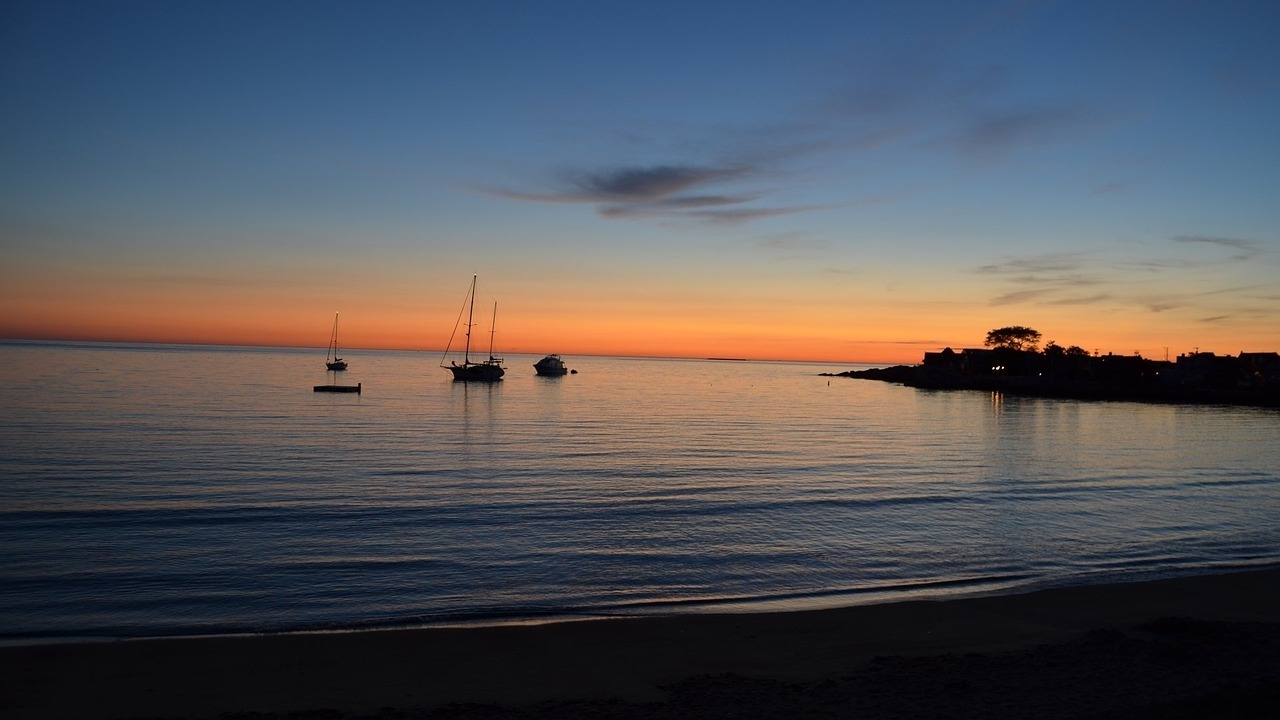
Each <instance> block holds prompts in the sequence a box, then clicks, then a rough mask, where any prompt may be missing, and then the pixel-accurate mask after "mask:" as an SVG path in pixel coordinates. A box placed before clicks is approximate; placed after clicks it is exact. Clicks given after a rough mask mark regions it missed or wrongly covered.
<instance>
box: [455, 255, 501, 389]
mask: <svg viewBox="0 0 1280 720" xmlns="http://www.w3.org/2000/svg"><path fill="white" fill-rule="evenodd" d="M467 298H468V301H469V305H468V308H467V342H466V347H465V348H464V349H463V351H462V364H461V365H459V364H458V363H457V362H455V361H452V360H450V361H449V364H448V365H445V364H444V363H443V362H442V363H441V364H440V367H442V368H445V369H447V370H448V371H449V372H451V373H453V379H454V380H461V381H463V382H493V381H495V380H501V379H502V376H503V375H505V374H506V371H505V370H503V369H502V358H496V357H494V356H493V333H494V330H493V329H492V327H493V325H490V330H489V359H488V360H482V361H480V362H472V361H471V328H472V327H474V323H473V322H472V319H473V318H474V316H475V309H476V276H475V275H472V276H471V290H470V291H468V293H467ZM497 322H498V303H494V304H493V323H494V324H496V323H497ZM454 329H455V331H456V330H457V328H456V327H455V328H454ZM452 342H453V341H452V340H450V344H452ZM448 352H449V351H448V350H445V354H446V355H447V354H448Z"/></svg>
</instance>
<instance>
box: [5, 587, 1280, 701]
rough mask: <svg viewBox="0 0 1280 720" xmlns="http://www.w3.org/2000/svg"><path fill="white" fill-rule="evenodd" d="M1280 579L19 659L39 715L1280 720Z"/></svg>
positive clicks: (10, 661)
mask: <svg viewBox="0 0 1280 720" xmlns="http://www.w3.org/2000/svg"><path fill="white" fill-rule="evenodd" d="M1278 590H1280V568H1273V569H1267V570H1260V571H1250V572H1238V573H1227V574H1219V575H1205V576H1198V577H1192V578H1180V579H1173V580H1161V581H1153V582H1144V583H1130V584H1116V585H1107V586H1091V587H1077V588H1065V589H1057V590H1046V591H1040V592H1034V593H1026V594H1017V595H1005V596H996V597H981V598H967V599H960V600H950V601H913V602H901V603H892V604H884V605H871V606H859V607H851V608H843V609H836V610H822V611H805V612H790V613H761V614H733V615H692V616H688V615H687V616H678V617H662V618H637V619H614V620H590V621H579V622H565V623H553V624H543V625H528V626H507V627H487V628H438V629H422V630H394V631H376V632H374V631H371V632H350V633H331V634H301V635H276V636H253V637H218V638H190V639H165V640H138V641H121V642H106V643H86V644H63V645H46V646H18V647H4V648H0V669H2V670H3V672H0V716H3V717H6V718H11V719H14V720H21V719H26V718H85V719H86V720H96V719H103V720H112V719H115V718H158V717H166V718H219V717H222V718H251V717H252V718H272V717H279V718H285V717H288V718H311V717H314V718H350V717H383V718H393V717H407V718H412V717H424V718H427V717H429V718H441V719H443V718H471V719H475V718H564V717H575V718H576V717H588V718H637V719H640V718H694V717H697V718H714V717H734V718H819V717H848V718H890V717H894V718H896V717H903V718H908V717H910V718H919V717H956V718H970V717H972V718H978V717H983V718H1003V717H1008V718H1014V717H1036V718H1069V717H1091V718H1093V717H1116V718H1120V717H1123V718H1125V720H1136V719H1138V718H1148V717H1149V718H1157V717H1167V718H1190V717H1228V716H1230V717H1272V716H1274V714H1275V712H1276V708H1277V707H1280V594H1277V591H1278Z"/></svg>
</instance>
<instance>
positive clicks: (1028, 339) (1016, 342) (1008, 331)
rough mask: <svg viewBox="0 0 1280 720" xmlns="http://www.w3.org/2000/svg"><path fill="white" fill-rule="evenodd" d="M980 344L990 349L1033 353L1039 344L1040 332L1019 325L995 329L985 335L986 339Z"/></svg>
mask: <svg viewBox="0 0 1280 720" xmlns="http://www.w3.org/2000/svg"><path fill="white" fill-rule="evenodd" d="M982 344H983V345H986V346H987V347H990V348H1002V349H1005V350H1031V351H1033V352H1034V351H1035V349H1036V346H1037V345H1039V344H1040V331H1038V330H1032V329H1031V328H1029V327H1023V326H1021V325H1010V326H1009V327H1002V328H996V329H995V330H992V331H991V332H989V333H987V339H986V340H985V341H983V343H982Z"/></svg>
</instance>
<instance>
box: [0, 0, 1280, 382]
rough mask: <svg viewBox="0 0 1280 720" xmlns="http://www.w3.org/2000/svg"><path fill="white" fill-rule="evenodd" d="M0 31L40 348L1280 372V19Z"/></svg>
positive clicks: (986, 9)
mask: <svg viewBox="0 0 1280 720" xmlns="http://www.w3.org/2000/svg"><path fill="white" fill-rule="evenodd" d="M0 12H2V13H3V15H0V26H2V27H3V29H2V30H0V45H2V46H3V47H2V48H0V88H3V94H2V95H0V103H2V104H3V106H2V109H3V115H4V117H5V118H6V120H5V132H4V133H3V139H0V241H3V245H4V248H5V250H4V252H5V255H6V256H8V261H6V262H5V263H4V265H5V268H4V269H3V270H0V279H2V280H4V281H5V285H6V289H4V290H2V291H0V298H4V301H5V304H6V305H8V306H9V307H10V308H11V312H10V313H9V314H10V315H11V316H12V317H11V318H10V320H9V321H8V324H7V325H5V324H0V333H3V334H6V335H9V336H75V335H86V334H88V335H92V336H94V337H100V336H101V337H106V336H118V337H121V338H124V339H140V338H146V337H154V338H157V339H197V340H208V341H228V342H267V343H271V342H273V338H274V339H275V341H278V342H279V344H295V343H301V342H305V341H306V338H307V337H308V336H309V335H316V336H317V341H322V340H323V339H326V338H327V334H326V333H325V330H324V329H325V328H327V326H328V320H327V319H326V318H327V317H328V316H329V314H331V312H332V310H333V309H334V308H333V307H332V306H334V305H340V306H341V308H342V310H343V311H344V313H347V314H348V316H349V318H350V322H348V323H346V324H345V327H348V328H350V332H351V334H352V339H353V341H354V342H355V343H356V344H360V343H361V342H363V343H364V344H367V345H371V346H372V345H378V346H386V345H389V346H399V347H404V346H419V345H425V346H435V345H438V344H439V343H438V342H436V341H437V340H438V338H435V337H434V336H433V334H432V333H433V331H434V329H435V328H436V327H437V326H441V325H443V326H446V327H445V328H442V329H447V326H448V325H449V322H447V321H446V320H445V317H446V316H448V317H451V316H452V315H453V313H454V311H455V309H456V308H455V307H454V306H455V305H456V299H457V298H458V297H460V296H461V293H462V291H463V290H465V285H466V283H467V281H468V279H469V276H470V274H471V273H473V272H479V273H480V274H481V276H482V281H483V282H484V284H485V286H486V288H487V289H488V290H490V291H492V292H493V293H495V295H496V296H497V297H501V299H502V301H503V305H504V308H505V309H504V317H507V318H508V319H507V320H506V321H505V323H504V326H505V327H506V328H507V330H506V337H505V338H504V339H506V340H508V341H509V342H510V346H511V347H513V348H518V349H527V350H528V351H531V352H537V351H539V348H540V344H546V343H552V344H554V345H555V349H561V350H563V351H565V352H595V351H599V352H625V353H628V354H631V353H635V354H650V352H647V350H650V351H651V353H652V354H668V353H676V354H685V353H687V354H693V355H721V354H732V355H735V356H736V355H740V354H741V355H749V356H763V357H773V356H794V355H796V354H800V355H802V356H810V357H819V358H821V359H848V360H856V359H866V360H872V361H874V360H879V359H894V360H896V359H910V358H918V356H919V353H920V352H923V351H925V350H934V349H938V348H940V347H941V346H943V345H958V346H960V345H974V344H978V343H980V342H981V339H982V337H983V335H984V334H985V331H986V330H987V329H989V328H991V327H996V326H999V325H1004V324H1024V325H1031V326H1034V327H1036V328H1037V329H1040V330H1041V331H1042V332H1044V333H1045V335H1046V339H1055V340H1057V341H1059V342H1061V343H1063V344H1081V345H1083V346H1086V347H1090V348H1091V349H1092V348H1094V347H1098V348H1099V349H1101V350H1102V351H1103V352H1106V351H1115V352H1124V353H1129V352H1132V351H1134V350H1135V349H1137V350H1140V351H1142V352H1143V353H1144V354H1147V355H1152V356H1154V355H1157V354H1159V353H1160V352H1163V348H1166V347H1172V348H1174V351H1175V352H1182V351H1188V350H1190V349H1192V347H1203V348H1209V349H1217V350H1218V351H1219V352H1230V353H1234V352H1238V351H1240V350H1271V349H1278V348H1280V322H1277V320H1280V202H1278V200H1280V173H1278V172H1277V161H1280V132H1277V131H1276V128H1278V127H1280V42H1276V37H1275V35H1276V32H1277V28H1280V22H1278V21H1280V5H1276V4H1274V3H1266V2H1126V3H1103V2H1096V3H1095V2H990V3H965V2H920V3H900V2H892V3H891V2H867V3H856V2H798V3H780V2H741V3H663V2H646V3H608V2H578V3H559V2H547V3H520V2H477V3H458V4H443V3H398V2H367V3H355V2H346V3H340V2H298V3H248V2H178V3H169V2H85V3H48V2H41V3H27V2H17V3H10V4H8V5H6V7H5V9H4V10H3V11H0ZM553 297H554V298H556V300H555V301H552V300H551V299H550V298H553ZM210 307H225V308H228V309H229V310H230V311H231V312H232V313H234V314H235V315H236V316H237V317H240V318H242V323H243V325H241V326H238V325H237V324H236V323H234V322H229V321H228V322H216V321H213V320H211V319H210V316H209V308H210ZM14 318H16V320H15V319H14ZM244 318H252V320H251V321H247V322H246V321H244V320H243V319H244ZM695 320H696V321H697V322H696V324H697V325H698V326H700V327H699V328H695V327H694V326H693V323H694V321H695ZM246 325H247V326H249V327H251V328H252V332H249V327H246ZM304 325H305V326H307V327H305V328H302V327H301V326H304ZM311 325H314V326H315V327H316V328H319V330H318V331H315V330H314V328H312V327H310V326H311ZM397 327H399V328H401V329H400V330H397V329H396V328H397ZM200 328H203V330H202V331H201V332H203V333H204V334H203V335H201V334H199V333H197V332H196V330H197V329H200ZM238 328H239V329H238ZM362 328H364V330H362ZM113 333H114V334H113ZM362 333H364V334H363V335H362ZM437 334H438V333H437ZM322 336H323V337H322ZM671 348H677V349H671ZM678 348H686V350H680V349H678ZM792 349H795V350H800V349H803V352H799V353H797V352H795V351H793V350H792Z"/></svg>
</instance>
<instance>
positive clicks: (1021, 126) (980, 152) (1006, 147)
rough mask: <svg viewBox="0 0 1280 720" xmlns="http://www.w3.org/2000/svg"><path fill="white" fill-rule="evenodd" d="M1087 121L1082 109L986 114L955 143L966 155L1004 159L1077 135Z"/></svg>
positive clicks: (1029, 108)
mask: <svg viewBox="0 0 1280 720" xmlns="http://www.w3.org/2000/svg"><path fill="white" fill-rule="evenodd" d="M1086 120H1087V113H1086V112H1085V111H1084V110H1083V109H1082V108H1080V107H1075V106H1069V105H1068V106H1061V107H1025V108H1012V109H1008V110H1001V111H996V112H990V113H986V114H985V115H983V116H982V117H979V118H977V119H976V120H974V121H973V122H971V123H970V124H969V125H968V126H967V127H965V128H962V129H961V132H960V133H959V134H958V135H956V136H955V137H954V138H953V139H952V144H953V146H954V147H955V148H956V149H957V150H958V151H959V152H960V153H962V154H963V155H966V156H968V157H971V158H975V159H979V160H984V161H987V160H995V159H1001V158H1003V157H1005V156H1006V155H1008V154H1009V153H1010V152H1012V151H1014V150H1015V149H1019V148H1022V147H1026V146H1042V145H1047V144H1052V143H1053V142H1056V141H1058V140H1059V139H1061V138H1063V137H1067V136H1069V134H1071V133H1073V132H1075V131H1076V130H1077V129H1078V128H1079V127H1080V126H1081V125H1082V124H1083V123H1085V122H1086Z"/></svg>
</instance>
